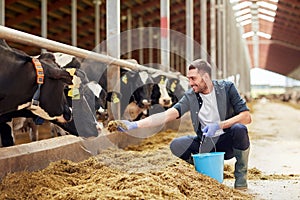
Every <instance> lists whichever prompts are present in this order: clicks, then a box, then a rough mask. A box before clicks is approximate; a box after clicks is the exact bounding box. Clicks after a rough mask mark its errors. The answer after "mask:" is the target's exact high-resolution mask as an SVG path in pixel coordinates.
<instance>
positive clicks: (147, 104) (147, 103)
mask: <svg viewBox="0 0 300 200" xmlns="http://www.w3.org/2000/svg"><path fill="white" fill-rule="evenodd" d="M142 103H143V104H144V105H145V106H150V104H151V103H150V101H148V100H147V99H143V101H142Z"/></svg>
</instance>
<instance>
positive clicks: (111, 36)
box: [106, 0, 121, 119]
mask: <svg viewBox="0 0 300 200" xmlns="http://www.w3.org/2000/svg"><path fill="white" fill-rule="evenodd" d="M106 39H107V53H108V55H109V56H112V57H114V58H120V0H109V1H106ZM107 77H108V79H107V88H108V92H110V91H117V92H120V81H116V80H120V68H119V66H115V65H109V66H108V70H107ZM108 114H109V117H110V119H120V118H121V114H120V103H108Z"/></svg>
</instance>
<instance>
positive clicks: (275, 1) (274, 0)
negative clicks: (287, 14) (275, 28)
mask: <svg viewBox="0 0 300 200" xmlns="http://www.w3.org/2000/svg"><path fill="white" fill-rule="evenodd" d="M269 1H272V2H274V3H278V0H269Z"/></svg>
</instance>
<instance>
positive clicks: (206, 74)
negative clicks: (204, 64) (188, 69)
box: [202, 72, 211, 82]
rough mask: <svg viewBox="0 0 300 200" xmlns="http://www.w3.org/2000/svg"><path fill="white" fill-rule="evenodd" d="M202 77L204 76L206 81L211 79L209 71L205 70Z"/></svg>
mask: <svg viewBox="0 0 300 200" xmlns="http://www.w3.org/2000/svg"><path fill="white" fill-rule="evenodd" d="M202 78H203V80H204V81H205V82H206V81H209V80H211V78H210V77H209V75H208V73H207V72H205V73H204V74H203V75H202Z"/></svg>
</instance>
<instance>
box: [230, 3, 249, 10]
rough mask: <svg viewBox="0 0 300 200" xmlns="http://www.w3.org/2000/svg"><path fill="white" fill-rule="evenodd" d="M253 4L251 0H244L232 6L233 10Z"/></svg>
mask: <svg viewBox="0 0 300 200" xmlns="http://www.w3.org/2000/svg"><path fill="white" fill-rule="evenodd" d="M251 4H252V2H250V1H244V2H242V3H239V4H236V5H235V6H233V7H232V9H233V10H241V9H243V8H246V7H249V6H250V5H251Z"/></svg>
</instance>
